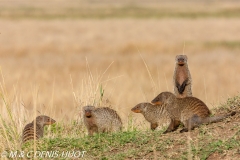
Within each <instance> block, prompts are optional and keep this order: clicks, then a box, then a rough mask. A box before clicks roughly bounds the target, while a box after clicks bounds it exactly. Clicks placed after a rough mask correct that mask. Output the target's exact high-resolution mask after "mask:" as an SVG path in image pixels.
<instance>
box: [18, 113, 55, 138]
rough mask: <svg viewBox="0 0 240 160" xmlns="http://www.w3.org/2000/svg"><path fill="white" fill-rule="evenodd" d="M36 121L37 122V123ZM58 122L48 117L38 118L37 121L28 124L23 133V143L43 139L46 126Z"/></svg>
mask: <svg viewBox="0 0 240 160" xmlns="http://www.w3.org/2000/svg"><path fill="white" fill-rule="evenodd" d="M35 121H36V122H35ZM55 122H56V121H55V120H54V119H52V118H50V117H48V116H44V115H41V116H38V117H37V118H36V120H34V121H33V122H32V123H29V124H27V125H26V126H25V127H24V129H23V133H22V142H23V143H25V142H26V141H28V140H31V139H34V137H36V139H39V138H41V137H43V132H44V126H45V125H51V124H53V123H55ZM35 124H36V130H35V131H34V125H35Z"/></svg>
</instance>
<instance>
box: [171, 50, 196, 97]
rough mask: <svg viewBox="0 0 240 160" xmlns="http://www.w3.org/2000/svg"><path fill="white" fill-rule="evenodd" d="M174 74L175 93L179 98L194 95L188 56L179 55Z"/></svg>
mask: <svg viewBox="0 0 240 160" xmlns="http://www.w3.org/2000/svg"><path fill="white" fill-rule="evenodd" d="M175 60H176V66H175V70H174V74H173V85H174V93H175V95H176V96H177V97H178V98H184V97H191V96H192V89H191V87H192V78H191V74H190V71H189V69H188V63H187V56H186V55H177V56H176V59H175Z"/></svg>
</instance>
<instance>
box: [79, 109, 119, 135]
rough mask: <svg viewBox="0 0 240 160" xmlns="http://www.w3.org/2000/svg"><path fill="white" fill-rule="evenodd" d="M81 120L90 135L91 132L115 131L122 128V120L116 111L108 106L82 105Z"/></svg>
mask: <svg viewBox="0 0 240 160" xmlns="http://www.w3.org/2000/svg"><path fill="white" fill-rule="evenodd" d="M83 122H84V124H85V126H86V127H87V130H88V134H89V135H90V136H92V135H93V133H101V132H117V131H120V130H121V129H122V121H121V118H120V117H119V115H118V114H117V112H116V111H115V110H113V109H110V108H108V107H102V108H96V107H94V106H85V107H83Z"/></svg>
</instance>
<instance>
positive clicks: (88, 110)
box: [83, 106, 95, 118]
mask: <svg viewBox="0 0 240 160" xmlns="http://www.w3.org/2000/svg"><path fill="white" fill-rule="evenodd" d="M94 109H95V107H94V106H85V107H83V113H84V116H85V117H87V118H91V117H92V111H93V110H94Z"/></svg>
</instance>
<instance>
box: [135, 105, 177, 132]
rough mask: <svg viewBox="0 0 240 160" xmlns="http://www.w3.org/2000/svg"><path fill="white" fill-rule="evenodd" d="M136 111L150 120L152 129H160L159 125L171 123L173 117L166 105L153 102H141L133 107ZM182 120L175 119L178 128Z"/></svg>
mask: <svg viewBox="0 0 240 160" xmlns="http://www.w3.org/2000/svg"><path fill="white" fill-rule="evenodd" d="M131 111H133V112H135V113H142V114H143V116H144V117H145V119H146V120H147V121H148V122H150V128H151V129H152V130H155V129H158V127H159V126H164V125H169V124H170V122H171V118H170V116H169V115H168V112H167V111H166V109H165V108H164V105H152V104H151V103H139V104H137V105H136V106H135V107H133V108H132V109H131ZM179 124H180V121H174V126H175V128H176V129H177V127H178V126H179Z"/></svg>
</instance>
